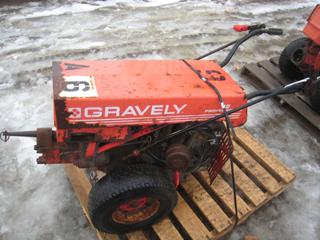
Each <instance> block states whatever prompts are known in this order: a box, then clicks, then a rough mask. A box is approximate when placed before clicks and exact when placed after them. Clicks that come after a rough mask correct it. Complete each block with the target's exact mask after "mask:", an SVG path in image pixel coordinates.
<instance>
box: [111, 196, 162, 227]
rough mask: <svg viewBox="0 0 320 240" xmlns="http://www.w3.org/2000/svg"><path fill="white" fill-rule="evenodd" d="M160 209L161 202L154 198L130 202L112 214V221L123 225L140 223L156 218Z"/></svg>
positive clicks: (137, 199) (142, 198)
mask: <svg viewBox="0 0 320 240" xmlns="http://www.w3.org/2000/svg"><path fill="white" fill-rule="evenodd" d="M159 208H160V202H159V200H158V199H155V198H152V197H141V198H136V199H132V200H128V201H126V202H124V203H122V204H120V205H119V206H118V208H117V209H116V210H115V211H114V212H113V213H112V220H113V221H115V222H117V223H121V224H135V223H139V222H142V221H145V220H147V219H149V218H151V217H152V216H154V215H155V214H156V213H157V212H158V211H159Z"/></svg>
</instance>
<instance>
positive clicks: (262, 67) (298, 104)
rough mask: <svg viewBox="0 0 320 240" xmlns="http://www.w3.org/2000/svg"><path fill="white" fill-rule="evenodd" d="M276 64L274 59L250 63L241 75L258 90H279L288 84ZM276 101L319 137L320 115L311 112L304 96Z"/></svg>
mask: <svg viewBox="0 0 320 240" xmlns="http://www.w3.org/2000/svg"><path fill="white" fill-rule="evenodd" d="M278 62H279V58H278V57H275V58H271V59H270V60H265V61H262V62H258V63H250V64H247V65H245V66H244V67H243V70H242V73H243V74H244V75H248V76H249V77H250V78H249V79H250V80H252V82H253V84H254V85H255V86H256V87H258V88H261V87H262V88H267V89H275V88H279V87H281V86H284V85H286V84H289V83H290V82H288V80H286V79H285V78H284V77H283V76H282V74H281V71H280V69H279V67H278ZM278 99H279V100H280V103H282V104H283V103H286V105H287V106H289V108H290V109H292V110H293V111H294V112H295V113H296V115H297V116H298V117H299V118H300V119H302V120H307V121H308V122H309V123H310V124H311V132H314V131H316V133H317V136H319V135H320V114H318V113H317V112H315V111H314V110H312V108H311V104H310V101H309V99H308V98H307V97H306V96H304V95H303V94H301V93H296V94H289V95H281V96H279V97H278ZM300 122H301V121H300ZM303 122H305V121H303ZM303 122H302V123H303Z"/></svg>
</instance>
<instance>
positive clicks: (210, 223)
mask: <svg viewBox="0 0 320 240" xmlns="http://www.w3.org/2000/svg"><path fill="white" fill-rule="evenodd" d="M236 133H237V138H236V139H234V144H235V152H234V155H235V176H236V185H237V189H238V195H237V203H238V210H239V217H240V218H239V224H240V223H242V222H244V221H245V220H246V219H247V218H248V217H249V216H250V215H251V214H253V213H254V212H255V211H257V210H258V209H259V208H260V207H261V206H263V205H265V204H266V203H267V202H268V201H270V200H271V199H272V198H274V197H276V196H277V195H279V194H280V193H281V192H283V191H284V190H285V189H286V188H287V187H288V186H289V185H290V183H292V182H293V180H294V179H295V175H294V173H293V172H292V171H291V170H290V169H289V168H288V167H287V166H286V165H285V164H284V163H283V162H281V161H280V160H279V159H278V158H277V157H275V156H274V155H273V154H272V153H270V151H268V149H267V148H266V147H265V146H264V145H263V144H262V143H260V142H258V141H257V140H256V139H254V138H253V137H252V135H250V134H249V133H248V132H247V131H246V130H245V129H242V128H239V129H237V130H236ZM65 171H66V173H67V176H68V177H69V179H70V182H71V184H72V186H73V189H74V191H75V193H76V195H77V197H78V199H79V201H80V203H81V206H82V208H83V211H84V214H85V215H86V216H87V218H88V210H87V201H88V199H87V197H88V193H89V191H90V189H91V184H90V181H89V179H88V175H87V174H86V173H85V171H84V170H82V169H79V168H77V167H75V166H73V165H65ZM88 219H89V218H88ZM88 221H89V223H90V220H88ZM234 221H235V216H234V204H233V192H232V185H231V170H230V163H229V162H227V163H226V165H225V166H224V167H223V170H222V172H221V173H220V174H219V175H218V177H217V179H216V180H215V181H214V182H213V184H212V185H209V184H208V173H207V172H197V173H195V174H193V175H189V176H188V177H187V179H186V181H184V182H183V183H182V184H181V186H180V187H179V188H178V204H177V206H176V208H175V209H174V210H173V212H172V213H171V215H169V217H168V218H165V219H164V220H162V221H161V222H159V223H158V224H156V225H154V226H152V227H150V228H149V229H145V230H144V231H137V232H134V233H130V234H126V235H124V236H117V235H111V234H105V233H101V232H98V231H97V236H98V239H100V240H106V239H173V240H174V239H177V240H179V239H199V240H202V239H219V238H221V237H222V236H224V235H225V234H226V233H228V232H230V231H231V230H232V227H233V223H234Z"/></svg>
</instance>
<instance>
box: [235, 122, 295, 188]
mask: <svg viewBox="0 0 320 240" xmlns="http://www.w3.org/2000/svg"><path fill="white" fill-rule="evenodd" d="M236 134H237V136H238V138H239V139H237V140H236V141H237V142H238V143H240V144H241V146H242V147H244V148H245V150H246V151H247V152H249V153H250V154H251V155H253V156H254V157H255V159H256V160H258V161H259V163H260V164H261V165H262V166H263V167H265V168H266V169H267V170H268V171H269V172H270V173H272V174H273V175H274V176H276V177H277V178H280V179H281V180H282V181H284V182H286V183H290V182H291V181H292V179H294V174H293V172H291V171H290V170H289V168H288V167H287V166H286V165H285V164H284V163H283V162H281V161H280V160H279V159H278V158H277V157H276V156H275V155H274V154H272V153H271V152H270V151H268V149H267V148H266V147H265V146H264V145H263V144H262V143H260V142H258V141H257V140H256V139H254V138H253V137H252V135H250V134H249V133H248V132H247V131H245V130H243V129H240V128H239V129H237V130H236ZM253 146H254V147H253Z"/></svg>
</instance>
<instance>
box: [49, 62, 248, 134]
mask: <svg viewBox="0 0 320 240" xmlns="http://www.w3.org/2000/svg"><path fill="white" fill-rule="evenodd" d="M188 62H189V63H190V64H191V65H192V66H193V67H194V68H195V69H197V70H199V71H200V72H201V74H202V75H203V76H205V77H206V78H207V79H209V81H211V82H212V83H213V84H214V85H215V86H216V87H217V88H218V89H219V91H220V92H221V94H222V96H223V98H224V101H225V104H226V106H227V107H228V109H233V108H235V107H238V106H240V105H242V104H245V103H246V99H245V94H244V92H243V90H242V89H241V88H240V86H239V85H238V84H237V83H236V82H235V81H234V80H233V79H232V78H231V77H230V76H229V75H228V74H227V73H226V72H225V71H224V70H223V69H222V68H221V67H220V66H218V65H217V64H216V63H214V62H212V61H203V60H201V61H196V60H190V61H188ZM53 69H54V72H53V80H54V97H55V100H54V101H55V111H56V126H57V128H68V127H83V126H84V125H91V126H95V127H101V126H122V125H153V124H164V123H179V122H188V121H204V120H206V119H209V118H211V117H214V116H216V115H218V114H220V113H221V112H222V111H221V106H220V103H219V101H218V99H217V96H216V94H215V93H214V91H213V90H212V89H210V88H209V87H208V86H207V84H206V83H204V82H203V81H201V80H200V79H199V77H198V76H197V75H196V74H195V73H194V72H193V71H192V70H191V69H190V68H188V67H187V65H186V64H185V63H183V62H182V61H181V60H100V61H65V62H58V63H54V66H53ZM61 111H64V112H65V113H64V114H61ZM231 119H232V122H233V124H234V125H235V126H238V125H241V124H243V123H244V122H245V121H246V110H242V111H240V112H237V113H234V114H232V115H231Z"/></svg>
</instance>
